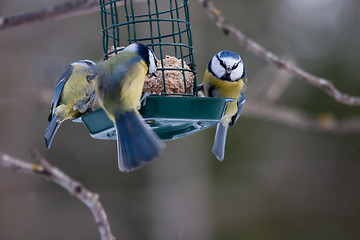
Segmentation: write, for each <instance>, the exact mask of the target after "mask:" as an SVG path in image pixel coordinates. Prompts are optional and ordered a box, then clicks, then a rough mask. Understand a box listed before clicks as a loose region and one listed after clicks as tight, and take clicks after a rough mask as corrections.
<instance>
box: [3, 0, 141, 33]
mask: <svg viewBox="0 0 360 240" xmlns="http://www.w3.org/2000/svg"><path fill="white" fill-rule="evenodd" d="M144 1H145V0H134V1H133V2H134V3H138V2H144ZM121 5H124V1H120V2H118V3H117V6H121ZM99 10H100V6H99V1H98V0H77V1H70V2H66V3H62V4H59V5H55V6H52V7H47V8H41V9H37V10H33V11H29V12H25V13H20V14H17V15H12V16H7V17H0V32H2V31H5V30H8V29H12V28H16V27H20V26H29V25H34V24H36V23H41V22H46V21H55V20H62V19H67V18H70V17H76V16H81V15H85V14H90V13H95V12H97V11H99Z"/></svg>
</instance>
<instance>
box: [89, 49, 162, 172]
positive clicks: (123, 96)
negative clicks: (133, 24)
mask: <svg viewBox="0 0 360 240" xmlns="http://www.w3.org/2000/svg"><path fill="white" fill-rule="evenodd" d="M156 64H157V58H156V56H155V53H154V52H153V51H152V50H151V49H150V48H148V47H147V46H145V45H143V44H138V43H134V44H131V45H129V46H128V47H126V48H125V49H124V50H123V51H121V52H120V53H118V54H116V55H115V56H113V57H111V58H109V59H108V60H105V61H104V62H101V63H99V64H98V65H97V66H96V69H97V70H96V71H97V73H98V76H99V78H98V81H97V83H96V93H97V96H98V99H99V104H100V105H101V106H102V108H103V109H104V110H105V112H106V113H107V115H108V117H109V118H110V119H111V120H112V121H113V122H114V126H115V129H116V134H117V147H118V164H119V169H120V171H125V172H129V171H132V170H134V169H136V168H139V167H141V166H142V165H143V164H144V163H147V162H150V161H151V160H152V159H154V158H155V157H157V156H159V155H160V154H161V153H162V150H163V147H164V143H163V142H162V141H161V140H160V139H159V137H158V136H157V135H156V134H155V133H154V132H153V131H152V130H151V129H150V127H149V126H147V125H146V123H145V122H144V120H143V119H142V117H141V115H140V114H139V112H138V109H139V108H140V106H141V102H145V101H144V100H145V99H146V98H144V99H143V100H141V95H142V90H143V86H144V79H145V75H146V74H153V75H155V73H156V70H157V67H156Z"/></svg>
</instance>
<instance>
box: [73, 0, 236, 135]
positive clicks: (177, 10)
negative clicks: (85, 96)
mask: <svg viewBox="0 0 360 240" xmlns="http://www.w3.org/2000/svg"><path fill="white" fill-rule="evenodd" d="M99 1H100V10H101V23H102V33H103V50H104V53H105V59H107V58H109V57H110V55H112V54H116V53H118V52H119V51H121V50H122V48H123V47H125V46H128V45H129V44H131V43H135V42H137V43H142V44H146V45H148V46H149V47H151V48H152V49H153V50H154V52H155V54H156V55H157V57H158V58H159V59H160V60H161V66H160V67H158V70H160V71H162V79H161V78H159V83H160V84H162V85H163V88H162V89H163V92H161V94H155V95H157V96H150V97H149V98H148V99H147V101H146V105H145V106H144V107H141V109H140V114H141V115H142V117H143V119H144V120H145V122H146V123H147V124H148V126H149V127H151V129H152V130H153V131H154V132H155V133H156V134H157V135H158V136H159V137H160V138H161V139H162V140H174V139H178V138H181V137H185V136H187V135H190V134H193V133H195V132H198V131H201V130H204V129H206V128H208V127H210V126H213V125H215V124H216V123H218V122H219V121H220V120H221V118H222V116H223V114H224V111H225V108H226V104H227V103H228V102H229V101H232V100H233V99H227V98H209V97H198V96H197V89H196V86H197V83H196V73H195V68H194V66H195V61H194V56H193V46H192V37H191V25H190V18H189V7H188V3H189V0H117V1H116V0H99ZM166 55H169V56H172V57H175V58H176V59H177V61H178V60H180V62H181V64H177V65H176V67H177V68H171V67H169V65H165V64H164V63H165V60H166V59H167V58H166ZM164 59H165V60H164ZM188 65H190V66H192V67H188ZM164 66H166V67H164ZM172 71H176V72H177V73H178V74H177V75H178V76H180V77H179V79H180V80H179V81H180V82H181V81H182V80H184V82H183V85H184V87H183V89H184V91H183V92H180V93H178V92H177V93H174V92H171V91H170V90H171V89H169V87H168V89H166V86H167V85H166V81H168V80H169V79H165V77H166V76H167V75H166V73H170V72H172ZM165 72H166V73H165ZM169 75H171V74H169ZM186 75H191V76H193V78H191V80H192V79H194V80H193V81H190V83H192V84H191V85H190V84H189V82H187V78H186ZM187 84H188V85H189V87H187V86H186V85H187ZM159 95H166V96H159ZM168 95H181V96H168ZM74 121H77V122H83V123H84V125H85V127H86V128H87V129H88V131H89V133H90V135H91V136H92V137H93V138H96V139H107V140H116V131H115V128H114V125H113V123H112V121H111V120H110V119H109V118H108V117H107V115H106V113H105V112H104V110H103V109H101V108H100V109H97V110H95V111H93V112H91V113H88V114H86V115H84V116H82V117H80V118H79V119H76V120H74Z"/></svg>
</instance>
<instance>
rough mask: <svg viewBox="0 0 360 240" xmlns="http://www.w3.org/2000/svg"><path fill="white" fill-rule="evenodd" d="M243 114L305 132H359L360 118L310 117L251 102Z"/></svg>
mask: <svg viewBox="0 0 360 240" xmlns="http://www.w3.org/2000/svg"><path fill="white" fill-rule="evenodd" d="M243 114H244V116H246V117H253V118H258V119H261V120H268V121H273V122H277V123H281V124H284V125H287V126H290V127H293V128H298V129H301V130H306V131H318V132H329V133H335V134H344V133H356V132H360V117H352V118H348V119H342V120H338V119H336V118H335V117H333V116H331V115H329V114H320V115H318V116H310V115H308V114H305V113H303V112H301V111H298V110H294V109H291V108H287V107H279V106H276V105H268V104H262V103H256V102H251V101H247V102H246V104H245V106H244V109H243Z"/></svg>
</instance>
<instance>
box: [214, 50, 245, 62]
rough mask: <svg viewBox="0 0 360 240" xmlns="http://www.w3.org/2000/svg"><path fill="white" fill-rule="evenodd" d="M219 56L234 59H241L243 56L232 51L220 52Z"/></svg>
mask: <svg viewBox="0 0 360 240" xmlns="http://www.w3.org/2000/svg"><path fill="white" fill-rule="evenodd" d="M219 57H220V58H234V59H238V60H241V58H240V56H239V55H238V54H236V53H234V52H231V51H221V52H219Z"/></svg>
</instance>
